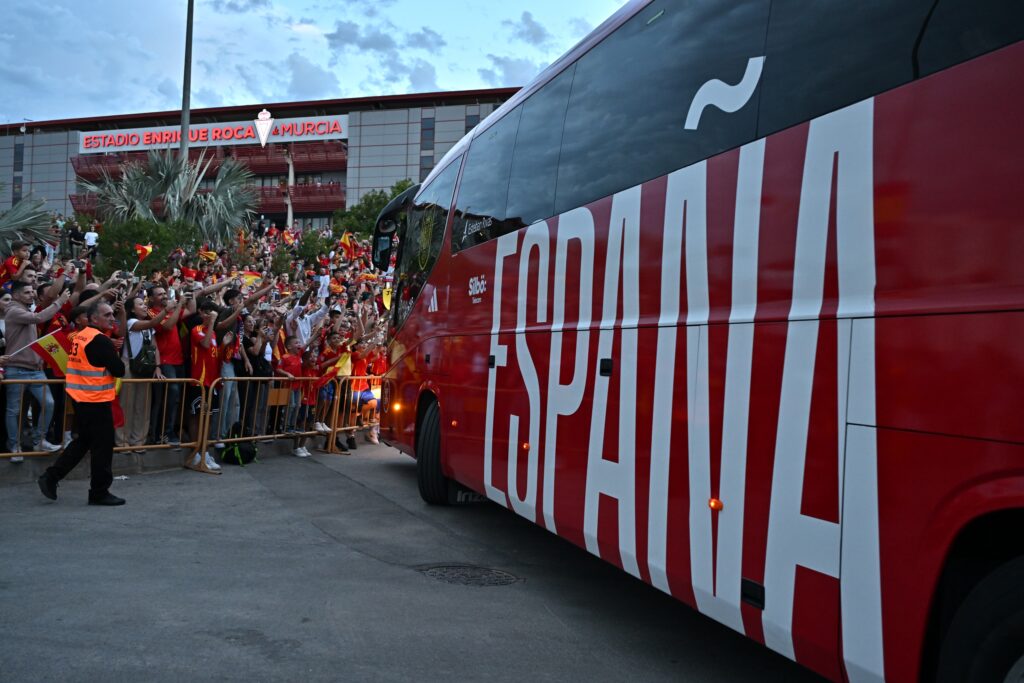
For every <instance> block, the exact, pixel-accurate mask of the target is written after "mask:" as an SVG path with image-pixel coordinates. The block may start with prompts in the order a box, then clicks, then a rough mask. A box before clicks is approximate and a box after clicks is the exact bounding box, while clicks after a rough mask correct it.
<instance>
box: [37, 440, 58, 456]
mask: <svg viewBox="0 0 1024 683" xmlns="http://www.w3.org/2000/svg"><path fill="white" fill-rule="evenodd" d="M39 448H41V449H42V450H44V451H46V452H47V453H53V452H54V451H59V450H60V449H61V448H63V446H61V445H60V444H56V443H50V442H49V441H47V440H46V439H43V440H42V441H40V442H39Z"/></svg>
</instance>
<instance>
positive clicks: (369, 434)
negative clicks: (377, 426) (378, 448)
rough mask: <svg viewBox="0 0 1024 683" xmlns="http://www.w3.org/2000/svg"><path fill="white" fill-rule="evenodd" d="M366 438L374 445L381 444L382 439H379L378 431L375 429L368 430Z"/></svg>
mask: <svg viewBox="0 0 1024 683" xmlns="http://www.w3.org/2000/svg"><path fill="white" fill-rule="evenodd" d="M366 440H367V441H369V442H370V443H372V444H374V445H380V441H379V440H378V439H377V432H375V431H372V430H371V431H369V432H366Z"/></svg>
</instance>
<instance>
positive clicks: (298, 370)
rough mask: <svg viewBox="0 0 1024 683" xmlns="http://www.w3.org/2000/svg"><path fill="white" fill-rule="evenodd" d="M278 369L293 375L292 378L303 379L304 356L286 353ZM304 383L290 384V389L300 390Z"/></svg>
mask: <svg viewBox="0 0 1024 683" xmlns="http://www.w3.org/2000/svg"><path fill="white" fill-rule="evenodd" d="M277 369H278V370H281V371H282V372H288V373H291V375H292V377H302V356H297V355H295V354H292V353H286V354H284V355H283V356H281V360H280V362H278V364H277ZM300 384H302V382H288V388H289V389H298V388H299V385H300Z"/></svg>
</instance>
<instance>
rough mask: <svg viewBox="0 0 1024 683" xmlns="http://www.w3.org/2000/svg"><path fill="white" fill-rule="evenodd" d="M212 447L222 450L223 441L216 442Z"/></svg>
mask: <svg viewBox="0 0 1024 683" xmlns="http://www.w3.org/2000/svg"><path fill="white" fill-rule="evenodd" d="M213 447H214V448H216V449H221V448H224V442H223V441H218V442H217V443H215V444H213Z"/></svg>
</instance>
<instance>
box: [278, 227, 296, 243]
mask: <svg viewBox="0 0 1024 683" xmlns="http://www.w3.org/2000/svg"><path fill="white" fill-rule="evenodd" d="M281 238H282V239H283V240H284V243H285V244H287V245H288V246H289V247H290V246H292V245H293V244H295V235H293V234H292V231H291V230H285V231H284V233H283V234H282V235H281Z"/></svg>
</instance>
